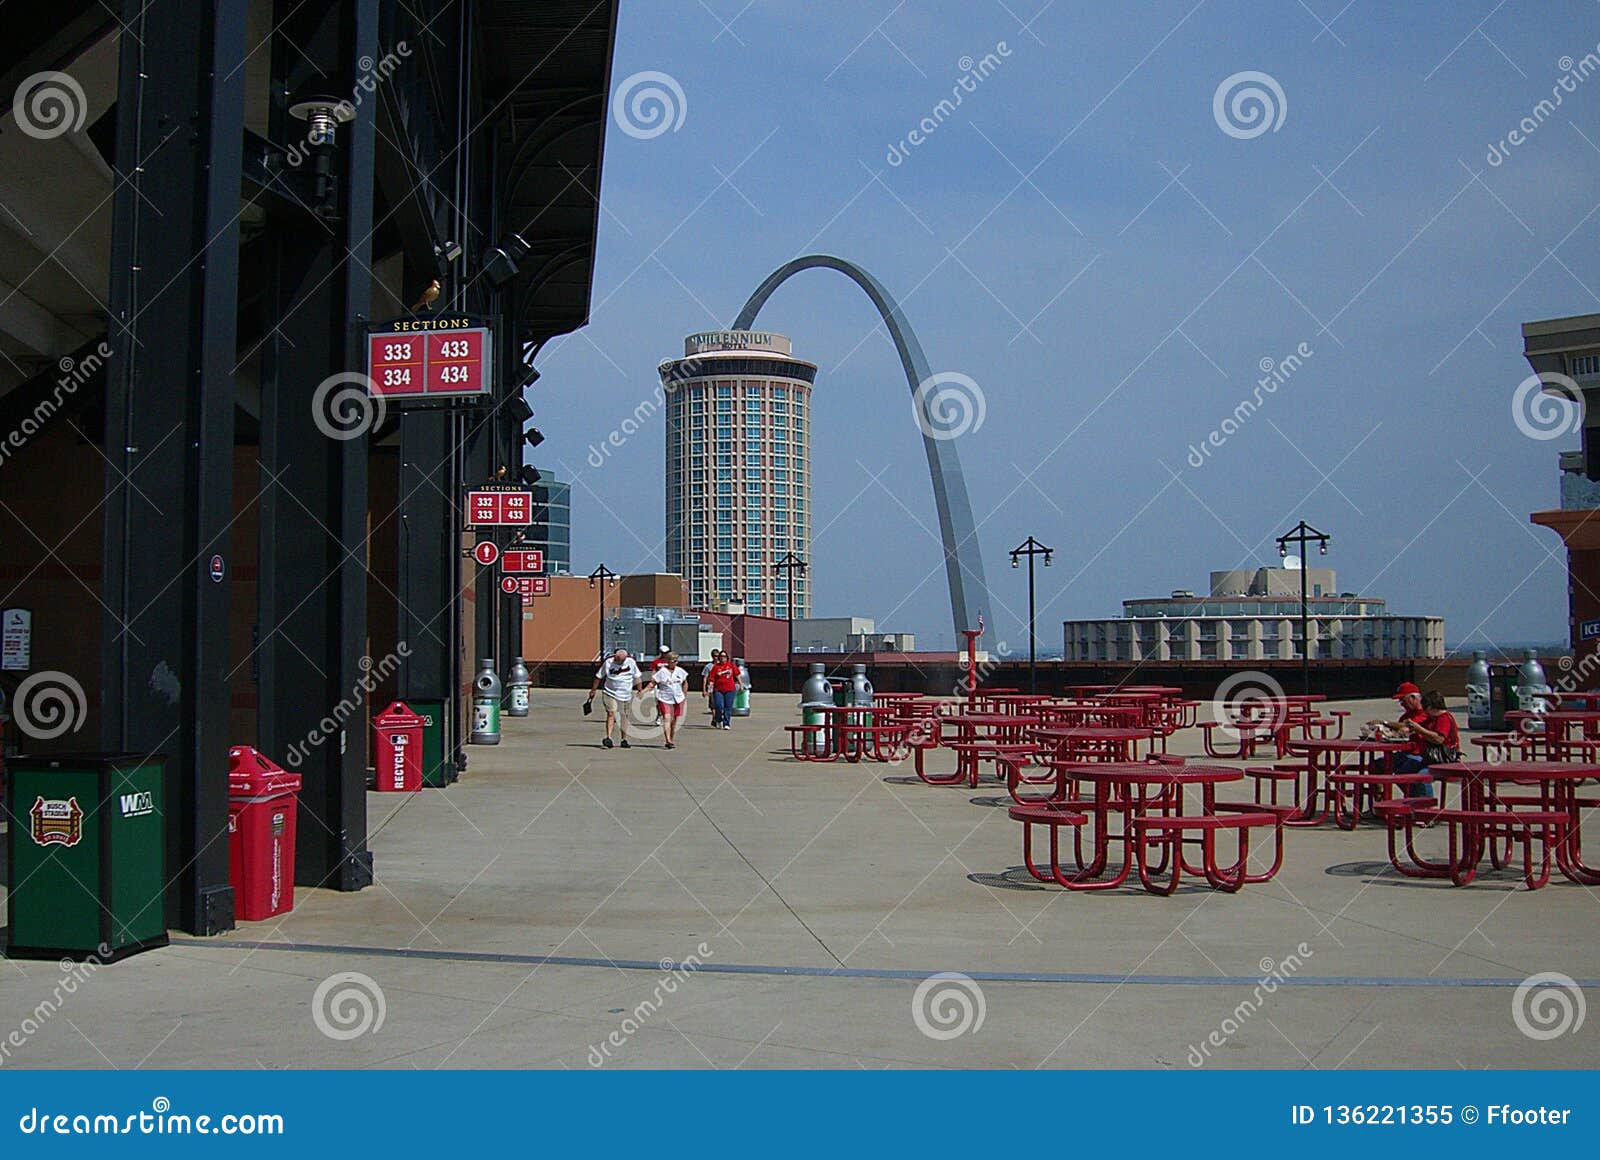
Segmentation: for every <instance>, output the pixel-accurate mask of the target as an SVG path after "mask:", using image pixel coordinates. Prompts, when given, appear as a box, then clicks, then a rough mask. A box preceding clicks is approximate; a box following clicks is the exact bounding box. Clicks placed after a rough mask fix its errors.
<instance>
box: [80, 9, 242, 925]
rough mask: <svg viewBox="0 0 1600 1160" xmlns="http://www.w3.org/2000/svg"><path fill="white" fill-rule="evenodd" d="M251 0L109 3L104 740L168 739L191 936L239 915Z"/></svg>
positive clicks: (176, 866) (164, 742)
mask: <svg viewBox="0 0 1600 1160" xmlns="http://www.w3.org/2000/svg"><path fill="white" fill-rule="evenodd" d="M246 9H247V5H246V3H245V0H217V2H216V3H213V4H204V5H195V4H190V3H185V2H183V0H150V2H146V0H127V2H126V3H124V5H123V13H122V16H121V18H120V19H121V22H122V24H123V34H122V42H121V56H120V64H119V76H118V82H117V154H116V175H117V186H116V192H115V194H114V195H113V203H112V214H113V219H112V220H113V224H112V257H111V322H110V337H111V343H112V346H113V349H114V352H115V353H114V355H113V357H112V360H111V363H110V365H109V367H108V373H107V376H106V458H107V467H106V509H105V510H106V516H105V585H104V589H105V590H104V602H105V605H106V610H107V616H106V627H105V642H104V657H103V659H104V685H103V688H104V696H105V706H104V710H105V718H104V719H105V729H104V740H105V744H106V746H107V747H108V748H110V749H116V750H130V751H134V752H137V753H141V754H144V753H163V754H165V755H166V758H167V776H166V802H167V809H168V820H169V829H168V834H169V840H168V872H169V874H170V875H171V881H170V882H169V885H168V890H167V906H166V909H167V914H166V920H167V922H168V924H169V925H174V926H178V927H181V928H182V929H184V930H187V931H190V932H193V933H196V934H215V933H217V932H219V931H223V930H228V929H230V928H232V926H233V890H232V888H231V887H230V886H229V885H228V837H227V834H228V781H227V768H228V746H229V744H230V743H231V742H233V741H234V740H237V739H234V738H230V737H229V736H228V680H229V676H230V670H231V668H232V665H231V664H230V657H229V633H228V611H229V609H228V605H229V584H230V581H231V579H232V568H231V555H232V553H231V552H230V550H229V545H230V541H229V535H228V529H229V527H230V526H231V523H232V520H233V455H234V451H233V414H234V382H233V371H234V363H235V360H236V358H237V352H236V350H235V345H236V344H235V327H236V315H237V309H238V272H239V208H240V202H239V197H240V178H241V158H242V150H243V144H244V83H245V67H244V56H245V52H246V44H245V41H246V34H245V15H246ZM213 557H216V563H215V565H214V564H213Z"/></svg>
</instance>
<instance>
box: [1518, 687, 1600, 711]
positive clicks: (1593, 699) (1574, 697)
mask: <svg viewBox="0 0 1600 1160" xmlns="http://www.w3.org/2000/svg"><path fill="white" fill-rule="evenodd" d="M1534 696H1535V697H1538V698H1540V699H1541V700H1545V701H1549V702H1550V703H1551V704H1552V705H1555V706H1557V707H1560V708H1566V707H1567V706H1569V705H1571V706H1575V707H1576V708H1579V709H1600V692H1596V691H1594V690H1588V691H1586V692H1579V693H1569V692H1562V691H1558V690H1554V689H1552V690H1551V691H1550V692H1547V693H1535V694H1534Z"/></svg>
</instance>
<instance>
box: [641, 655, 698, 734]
mask: <svg viewBox="0 0 1600 1160" xmlns="http://www.w3.org/2000/svg"><path fill="white" fill-rule="evenodd" d="M662 660H663V661H664V662H665V663H664V664H662V665H661V667H660V668H658V669H656V670H655V671H654V672H652V673H651V674H650V676H649V679H647V680H646V681H645V683H644V687H645V688H646V689H649V688H652V687H653V688H654V689H655V691H656V716H657V717H659V718H661V735H662V737H663V738H665V740H666V743H667V748H668V749H672V748H673V747H674V743H673V738H674V737H676V736H677V735H678V722H680V721H682V720H683V708H684V704H685V703H686V702H687V701H688V699H689V694H688V692H687V689H688V682H689V674H688V673H687V672H685V671H684V670H683V669H682V668H680V667H679V666H678V654H677V653H675V652H669V653H668V654H667V655H666V656H665V657H663V658H662Z"/></svg>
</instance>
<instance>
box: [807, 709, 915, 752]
mask: <svg viewBox="0 0 1600 1160" xmlns="http://www.w3.org/2000/svg"><path fill="white" fill-rule="evenodd" d="M818 711H819V712H820V713H822V714H823V718H824V724H823V734H824V736H825V737H826V738H827V747H826V748H827V752H828V754H829V756H828V757H827V758H826V760H830V761H831V760H832V759H833V758H834V757H843V758H844V759H845V760H846V761H860V760H861V759H862V758H863V757H868V758H870V759H871V760H873V761H893V760H895V758H896V757H897V756H899V747H900V745H899V743H900V741H901V740H902V739H903V738H904V737H905V732H906V726H905V724H904V723H903V722H901V721H900V720H899V719H898V715H897V713H896V711H895V709H894V707H892V706H888V705H824V706H822V707H821V708H820V709H819V710H818ZM812 760H815V759H812Z"/></svg>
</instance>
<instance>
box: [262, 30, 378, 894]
mask: <svg viewBox="0 0 1600 1160" xmlns="http://www.w3.org/2000/svg"><path fill="white" fill-rule="evenodd" d="M273 23H274V27H275V28H276V29H277V32H276V33H275V35H274V40H273V48H272V54H273V55H272V76H273V100H274V109H273V116H272V125H271V131H272V134H273V137H274V139H276V140H280V141H281V140H285V139H288V138H289V137H292V136H294V135H296V134H301V135H303V134H304V132H305V127H304V125H303V124H301V123H300V122H297V121H293V120H290V119H289V118H288V117H287V115H286V111H285V106H286V105H287V103H288V102H289V101H290V100H291V99H292V98H293V97H294V96H295V95H297V94H298V93H299V92H300V91H301V90H302V89H304V88H307V87H311V86H315V87H318V88H319V89H331V91H332V95H334V96H337V95H339V93H341V92H348V91H351V88H350V87H351V85H352V83H353V78H354V77H355V76H356V75H357V71H358V69H359V65H358V63H357V62H358V61H359V60H360V59H362V58H367V59H369V60H371V59H376V58H377V56H378V55H379V53H378V35H377V30H378V4H377V0H342V2H340V3H336V4H331V5H327V6H319V7H318V8H317V9H316V10H314V11H308V10H307V9H306V8H305V7H304V6H303V5H300V4H298V3H296V2H293V0H278V3H277V4H276V6H275V12H274V20H273ZM374 140H375V133H374V127H373V119H372V117H371V115H370V112H369V110H368V109H367V108H364V109H363V111H362V114H361V115H358V116H357V117H356V118H355V120H353V121H351V122H349V123H348V124H345V125H342V126H340V127H339V131H338V139H337V145H336V146H335V148H334V153H333V155H332V157H331V159H330V160H331V165H332V171H333V174H334V188H335V190H336V191H337V195H336V216H335V217H334V218H333V219H332V220H322V219H315V218H312V217H311V216H310V215H307V216H306V217H305V218H304V219H303V220H301V221H291V222H284V223H280V224H278V225H277V227H276V229H275V236H274V237H273V238H272V239H271V240H270V241H269V243H268V244H269V245H271V246H273V247H274V252H275V258H276V261H275V262H274V263H273V278H274V281H275V286H274V288H273V290H272V292H271V293H269V294H268V296H267V299H266V301H267V302H268V303H269V304H271V305H269V307H268V309H269V311H270V315H271V316H270V317H269V319H268V337H267V340H266V342H265V343H264V345H263V348H262V376H261V381H262V416H261V470H262V478H261V484H262V493H261V573H260V589H259V590H260V617H261V619H260V638H261V646H260V658H261V685H260V689H261V699H260V705H261V708H260V736H261V741H262V746H263V748H264V749H265V750H266V752H268V753H269V754H271V755H273V756H274V757H277V758H278V759H279V760H283V761H286V763H288V764H292V765H294V766H295V767H296V768H297V769H298V770H299V772H300V773H301V775H302V777H303V779H304V781H303V785H302V789H301V795H300V820H299V830H298V833H297V838H296V864H295V880H296V881H297V882H298V883H300V884H302V885H307V886H325V887H329V888H332V889H336V890H359V889H361V888H362V887H364V886H367V885H370V884H371V882H372V855H371V853H370V852H369V851H368V849H367V816H366V764H367V763H366V754H367V740H368V738H367V733H368V729H369V726H368V713H369V709H370V707H369V706H368V704H367V701H366V695H365V688H364V685H363V677H364V676H365V674H366V668H367V667H369V666H371V665H372V664H376V663H377V660H378V659H379V658H372V659H370V660H368V659H367V655H366V583H367V533H366V521H367V437H366V434H365V433H364V432H363V433H361V434H359V435H358V436H356V437H340V436H347V435H348V432H347V431H345V430H343V429H342V428H340V427H338V426H337V425H335V424H333V423H330V406H331V400H332V399H333V398H334V397H335V395H336V393H337V391H338V390H340V389H341V386H342V387H348V386H349V384H348V383H346V384H342V385H339V384H336V385H334V386H332V387H331V388H330V387H329V386H327V384H328V383H329V380H330V378H331V377H332V376H335V375H341V374H348V373H350V372H353V371H355V370H357V369H359V368H360V367H361V366H362V365H364V360H365V353H364V352H365V342H364V333H365V329H364V328H365V323H366V321H367V312H368V311H369V309H370V302H371V297H372V276H371V263H372V231H373V214H372V195H373V188H374V174H373V152H374ZM330 431H331V432H335V433H336V434H330ZM364 660H365V661H367V665H366V666H364V665H363V661H364Z"/></svg>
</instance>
